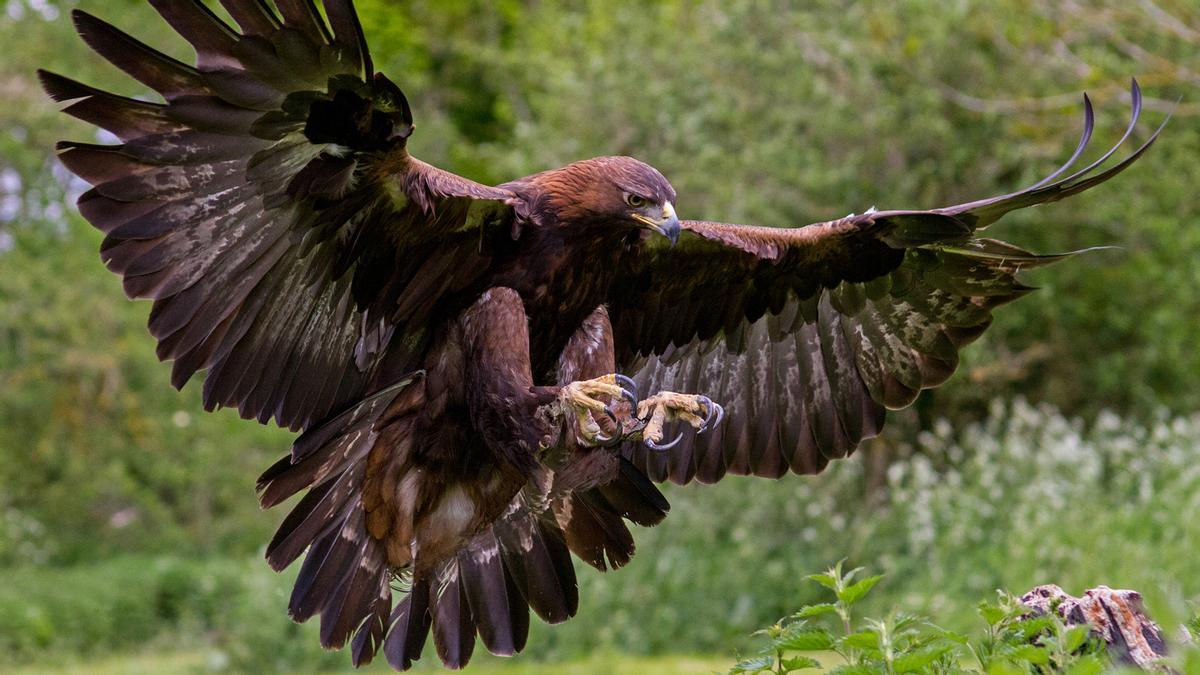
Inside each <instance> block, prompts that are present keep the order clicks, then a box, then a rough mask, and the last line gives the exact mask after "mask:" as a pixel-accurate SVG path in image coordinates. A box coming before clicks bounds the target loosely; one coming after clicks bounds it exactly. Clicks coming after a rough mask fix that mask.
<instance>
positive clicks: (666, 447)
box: [644, 431, 683, 452]
mask: <svg viewBox="0 0 1200 675" xmlns="http://www.w3.org/2000/svg"><path fill="white" fill-rule="evenodd" d="M682 440H683V432H682V431H681V432H679V435H678V436H676V437H675V440H673V441H671V442H670V443H667V444H666V445H659V444H657V443H655V442H654V441H651V440H649V439H647V440H646V441H644V442H645V444H646V447H647V448H650V449H651V450H654V451H655V452H666V451H667V450H670V449H671V448H673V447H675V446H677V445H679V441H682Z"/></svg>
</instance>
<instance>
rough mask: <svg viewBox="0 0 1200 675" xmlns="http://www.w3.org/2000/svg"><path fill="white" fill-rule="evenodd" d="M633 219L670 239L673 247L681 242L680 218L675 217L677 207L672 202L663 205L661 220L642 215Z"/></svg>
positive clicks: (636, 215)
mask: <svg viewBox="0 0 1200 675" xmlns="http://www.w3.org/2000/svg"><path fill="white" fill-rule="evenodd" d="M633 217H634V218H635V219H637V221H638V222H640V223H642V224H643V225H644V226H645V227H646V228H647V229H650V230H654V231H655V232H657V233H659V234H661V235H662V236H664V237H666V238H667V239H669V240H670V241H671V245H672V246H674V245H675V244H676V243H678V242H679V233H680V231H681V229H682V228H681V227H680V225H679V216H677V215H675V206H674V205H673V204H671V202H667V203H666V204H663V210H662V218H660V219H659V220H654V219H652V218H649V217H647V216H643V215H642V214H640V213H639V214H634V216H633Z"/></svg>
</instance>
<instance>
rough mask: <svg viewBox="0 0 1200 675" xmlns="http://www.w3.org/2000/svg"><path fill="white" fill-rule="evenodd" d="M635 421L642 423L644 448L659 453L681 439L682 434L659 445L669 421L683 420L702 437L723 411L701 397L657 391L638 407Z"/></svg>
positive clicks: (717, 420) (712, 426)
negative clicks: (638, 420)
mask: <svg viewBox="0 0 1200 675" xmlns="http://www.w3.org/2000/svg"><path fill="white" fill-rule="evenodd" d="M637 413H638V419H640V420H642V421H643V422H644V424H643V426H642V429H641V433H642V441H643V442H644V443H645V444H646V447H648V448H651V449H653V450H657V451H659V452H663V451H666V450H670V449H671V448H673V447H675V446H676V445H678V444H679V442H680V441H681V440H683V433H680V434H679V435H678V436H676V437H675V440H673V441H671V442H670V443H667V444H660V443H659V441H661V440H662V438H663V427H664V426H665V425H666V423H667V422H670V421H672V420H683V421H684V422H687V423H688V424H690V425H692V428H693V429H695V430H696V433H698V434H702V433H704V432H706V431H708V430H709V429H711V428H714V427H716V426H717V425H718V424H720V423H721V420H722V419H724V417H725V409H724V408H722V407H721V406H720V405H718V404H717V403H715V402H713V400H712V399H711V398H709V397H707V396H704V395H698V394H677V393H675V392H671V391H660V392H659V393H657V394H655V395H653V396H651V397H649V398H647V399H646V400H644V401H642V402H641V403H639V404H638V409H637Z"/></svg>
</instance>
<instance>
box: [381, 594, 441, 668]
mask: <svg viewBox="0 0 1200 675" xmlns="http://www.w3.org/2000/svg"><path fill="white" fill-rule="evenodd" d="M429 592H430V588H429V580H428V579H420V580H417V581H414V582H413V586H412V590H410V591H409V593H408V597H406V598H404V599H403V600H401V601H400V604H399V605H397V606H396V609H395V610H394V611H392V616H391V617H390V619H389V625H388V633H387V637H385V638H384V640H383V655H384V657H386V658H387V662H388V665H390V666H391V667H392V668H395V669H396V670H401V671H403V670H408V669H409V668H412V664H413V661H417V660H419V659H420V658H421V651H422V650H423V649H424V648H425V638H426V637H428V636H429V628H430V625H431V624H432V623H433V620H432V617H431V616H430V614H429Z"/></svg>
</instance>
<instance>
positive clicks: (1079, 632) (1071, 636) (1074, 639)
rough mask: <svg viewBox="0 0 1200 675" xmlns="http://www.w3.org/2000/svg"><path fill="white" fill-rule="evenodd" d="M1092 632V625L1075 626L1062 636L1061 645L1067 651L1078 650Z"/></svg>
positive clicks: (1072, 652) (1071, 652)
mask: <svg viewBox="0 0 1200 675" xmlns="http://www.w3.org/2000/svg"><path fill="white" fill-rule="evenodd" d="M1091 634H1092V627H1091V626H1089V625H1088V624H1081V625H1079V626H1075V627H1074V628H1071V629H1070V630H1068V631H1067V634H1066V635H1064V636H1063V647H1064V648H1065V649H1066V651H1067V653H1069V654H1074V653H1075V652H1077V651H1079V648H1080V647H1082V646H1083V645H1084V643H1086V642H1087V639H1088V636H1089V635H1091Z"/></svg>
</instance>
